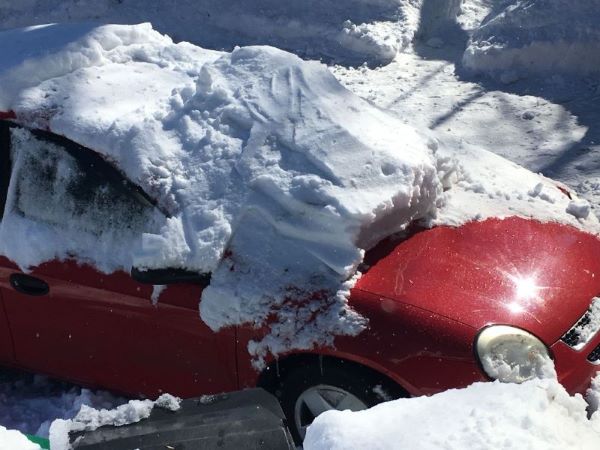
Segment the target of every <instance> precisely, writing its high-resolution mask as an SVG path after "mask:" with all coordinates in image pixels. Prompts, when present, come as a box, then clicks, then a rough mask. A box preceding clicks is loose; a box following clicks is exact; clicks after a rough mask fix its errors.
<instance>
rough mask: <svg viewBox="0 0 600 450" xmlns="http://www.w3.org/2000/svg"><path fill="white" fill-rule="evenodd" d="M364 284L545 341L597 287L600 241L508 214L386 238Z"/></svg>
mask: <svg viewBox="0 0 600 450" xmlns="http://www.w3.org/2000/svg"><path fill="white" fill-rule="evenodd" d="M367 257H370V258H374V257H375V258H376V262H375V263H374V264H373V265H372V266H371V267H370V268H368V270H367V272H366V274H365V275H363V277H362V278H361V279H360V280H359V282H358V283H357V285H356V287H355V289H360V290H364V291H368V292H371V293H374V294H376V295H379V296H382V297H387V298H390V299H393V300H395V301H398V302H403V303H406V304H410V305H413V306H415V307H418V308H422V309H426V310H429V311H431V312H433V313H435V314H439V315H442V316H445V317H448V318H450V319H453V320H456V321H458V322H461V323H464V324H466V325H470V326H472V327H474V328H477V329H479V328H481V327H484V326H486V325H489V324H494V323H498V324H500V323H501V324H508V325H513V326H517V327H520V328H523V329H526V330H528V331H530V332H532V333H534V334H535V335H537V336H538V337H540V338H541V339H542V340H544V341H545V342H546V343H547V344H548V345H551V344H552V343H554V342H555V341H557V340H558V339H559V338H560V337H561V336H562V335H563V334H564V333H565V332H566V331H567V330H568V329H569V328H570V327H571V326H572V325H573V324H574V323H575V322H576V321H577V320H578V319H579V317H581V316H582V315H583V314H584V312H585V311H586V309H587V308H588V306H589V304H590V302H591V299H592V298H593V297H595V296H597V295H598V294H600V240H599V239H598V237H596V236H593V235H590V234H587V233H584V232H581V231H579V230H576V229H575V228H573V227H570V226H567V225H561V224H557V223H541V222H537V221H534V220H529V219H524V218H519V217H511V218H506V219H489V220H485V221H481V222H470V223H467V224H465V225H463V226H461V227H457V228H450V227H438V228H434V229H430V230H425V231H421V232H418V233H416V234H414V235H412V236H411V237H410V238H409V239H406V240H404V241H402V242H400V243H399V244H397V245H392V246H390V245H389V242H388V243H382V244H381V245H380V246H379V247H378V248H375V249H373V250H372V251H371V252H369V253H368V254H367Z"/></svg>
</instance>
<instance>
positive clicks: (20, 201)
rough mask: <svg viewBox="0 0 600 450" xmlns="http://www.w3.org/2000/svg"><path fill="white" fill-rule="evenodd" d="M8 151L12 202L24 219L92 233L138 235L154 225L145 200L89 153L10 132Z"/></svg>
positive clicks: (15, 130) (20, 130) (20, 133)
mask: <svg viewBox="0 0 600 450" xmlns="http://www.w3.org/2000/svg"><path fill="white" fill-rule="evenodd" d="M10 151H11V160H12V165H13V174H12V176H13V180H12V182H14V183H15V189H14V195H15V198H14V199H13V202H12V203H13V205H14V206H13V208H14V210H15V212H17V213H19V214H21V215H22V216H24V217H26V218H28V219H31V220H35V221H41V222H46V223H50V224H54V225H58V226H61V227H63V226H64V227H65V228H71V227H75V228H78V229H80V230H83V231H87V232H91V233H94V234H102V233H107V232H109V233H117V234H123V233H129V232H134V233H137V232H141V231H142V230H143V228H144V227H145V226H147V225H148V224H149V223H151V222H152V218H153V215H154V213H155V211H154V207H153V205H152V204H151V203H150V202H149V201H148V199H146V198H145V197H144V196H142V195H140V193H139V192H137V191H136V190H135V189H133V188H132V187H131V183H129V182H128V181H127V180H126V179H125V178H124V177H122V176H120V175H119V174H118V173H117V171H116V169H114V168H112V167H108V166H109V165H108V164H107V163H105V162H104V163H102V161H101V160H100V159H99V158H98V157H97V156H95V157H90V155H86V154H85V152H86V151H87V152H91V151H90V150H87V149H84V148H82V147H78V148H70V149H69V148H68V145H61V144H59V143H57V142H52V141H50V140H48V139H44V138H41V137H40V136H34V135H33V134H32V133H31V132H29V131H27V130H24V129H12V130H11V145H10ZM77 152H79V154H78V153H77ZM74 155H77V157H75V156H74Z"/></svg>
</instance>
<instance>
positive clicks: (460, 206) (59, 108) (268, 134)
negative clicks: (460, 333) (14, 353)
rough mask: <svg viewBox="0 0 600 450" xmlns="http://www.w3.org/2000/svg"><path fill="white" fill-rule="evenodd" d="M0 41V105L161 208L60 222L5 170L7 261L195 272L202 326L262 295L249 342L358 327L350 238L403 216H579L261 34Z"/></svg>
mask: <svg viewBox="0 0 600 450" xmlns="http://www.w3.org/2000/svg"><path fill="white" fill-rule="evenodd" d="M0 52H2V53H3V54H5V55H7V57H6V58H4V59H3V61H2V62H0V64H2V65H1V66H0V111H5V112H7V111H12V112H14V114H15V115H16V121H17V122H18V123H20V124H22V125H25V126H27V127H31V128H38V129H48V130H51V131H52V132H54V133H56V134H59V135H63V136H65V137H67V138H69V139H71V140H73V141H75V142H77V143H79V144H81V145H84V146H86V147H88V148H90V149H93V150H94V151H96V152H98V153H99V154H101V155H102V156H103V157H104V158H106V159H107V160H109V161H110V162H112V163H113V164H114V165H116V166H117V167H118V168H119V169H120V170H121V171H123V172H124V173H125V174H126V175H127V177H128V178H129V179H130V180H131V181H133V182H134V183H136V184H138V185H139V186H140V187H141V188H142V189H143V190H144V191H145V192H146V193H147V194H148V195H150V196H151V197H152V198H154V199H155V200H156V201H157V202H158V204H159V206H160V208H161V210H163V211H167V212H168V217H167V216H161V215H157V216H156V217H154V218H153V219H152V226H150V225H149V226H148V229H146V230H144V231H145V232H143V233H142V232H140V233H137V234H135V233H133V234H132V233H129V234H127V235H126V236H124V237H121V239H120V240H119V239H115V234H114V233H113V232H111V233H105V234H100V236H96V235H95V236H93V237H92V238H91V237H90V235H89V233H87V234H86V232H85V231H78V230H77V229H76V227H75V228H73V229H70V230H69V233H68V237H64V236H62V237H61V233H60V230H58V231H57V230H56V227H55V226H53V225H52V224H45V223H33V222H32V221H28V220H27V219H26V218H23V217H22V216H20V215H18V214H12V213H11V201H12V202H13V203H14V201H15V200H14V198H13V199H12V200H11V198H12V197H11V195H12V196H13V197H14V194H11V192H13V191H14V188H13V187H11V189H12V191H10V192H9V200H8V203H7V209H6V213H5V216H4V219H3V222H2V226H1V229H0V240H1V241H2V242H1V245H2V247H1V249H2V253H3V254H5V255H6V256H8V257H10V258H11V259H12V260H14V261H15V262H17V263H18V264H19V265H20V266H21V267H23V268H28V267H32V266H35V265H37V264H40V263H41V262H43V261H47V260H50V259H53V258H58V259H65V258H68V257H71V256H73V255H75V257H77V258H78V259H79V260H80V261H82V262H86V263H90V264H93V265H95V266H96V267H98V268H99V269H101V270H103V271H106V272H111V271H114V270H119V269H123V270H129V269H130V267H132V266H135V267H141V268H146V269H150V268H165V267H169V268H185V269H190V270H194V271H199V272H212V280H211V284H210V286H209V287H208V288H206V289H205V290H204V292H203V296H202V302H201V305H200V310H201V316H202V318H203V320H204V321H205V322H206V323H207V324H208V325H209V326H210V327H212V328H213V329H215V330H216V329H219V328H221V327H224V326H228V325H232V324H241V323H246V322H251V323H254V324H255V325H257V326H258V325H261V324H264V322H265V321H266V320H267V318H268V317H269V315H272V314H273V313H274V312H275V311H276V313H275V316H276V318H277V319H278V320H277V321H276V322H275V324H274V325H272V333H271V334H270V335H269V336H267V337H266V338H265V340H263V341H262V342H261V343H255V345H254V346H253V347H252V348H251V349H250V350H251V351H252V352H253V353H255V354H256V355H258V356H262V355H264V354H265V352H266V351H271V352H273V353H278V352H283V351H285V350H288V349H290V348H292V347H293V348H310V347H311V346H313V345H314V344H316V343H320V344H328V343H331V342H332V339H333V337H334V336H335V335H337V334H355V333H358V332H360V331H361V330H362V329H363V328H364V326H365V320H364V319H363V318H361V317H360V316H358V315H357V314H356V313H355V312H353V311H352V310H351V309H350V308H349V306H348V304H347V296H348V292H349V288H350V287H351V286H352V283H353V281H354V280H355V278H353V275H354V274H355V271H356V267H357V266H358V264H359V263H360V262H361V261H362V257H363V254H364V250H365V249H368V248H370V247H371V246H373V245H374V244H375V243H377V241H379V240H380V239H381V238H383V237H385V236H388V235H390V234H393V233H395V232H398V231H401V230H402V229H404V228H405V227H406V226H408V225H409V224H410V223H411V222H413V221H414V220H417V219H421V220H423V221H425V222H427V223H429V224H431V225H434V224H450V225H460V224H461V223H464V222H466V221H468V220H474V219H482V218H485V217H490V216H500V217H503V216H509V215H523V216H525V217H535V218H538V219H541V220H557V221H562V222H564V223H568V224H571V225H574V226H577V227H580V228H586V229H596V228H594V227H596V226H597V221H596V219H595V218H594V217H593V215H592V214H589V207H588V209H587V210H586V205H585V204H584V203H581V202H580V201H578V200H573V201H572V200H570V199H568V198H567V197H566V196H565V195H564V194H562V193H561V192H560V191H559V190H558V189H556V187H555V186H554V185H553V184H552V183H551V182H550V181H549V180H546V179H544V178H543V177H540V176H537V175H534V174H532V173H530V172H528V171H527V170H525V169H521V168H519V167H518V166H516V165H514V164H512V163H509V162H507V161H505V160H503V159H502V158H499V157H497V156H494V155H491V154H488V153H486V152H482V151H475V150H473V149H471V148H469V147H468V145H462V144H460V145H444V144H441V143H438V142H436V140H435V139H434V138H433V137H430V136H428V133H427V132H425V131H423V132H421V133H420V132H417V131H416V130H415V129H413V128H412V127H409V126H407V125H405V124H404V123H403V122H402V121H401V120H399V119H396V118H393V117H391V116H390V115H388V114H386V113H385V112H383V111H381V110H380V109H378V108H376V107H374V106H373V105H371V104H370V103H368V102H367V101H365V100H362V99H360V98H359V97H357V96H355V95H353V94H351V93H350V92H349V91H347V90H346V89H345V88H343V87H342V86H341V85H340V84H339V83H338V82H337V80H336V79H335V78H334V77H333V75H332V74H331V73H330V72H329V70H328V69H327V68H326V67H325V66H324V65H322V64H320V63H318V62H310V61H308V62H307V61H302V60H301V59H299V58H298V57H296V56H294V55H292V54H290V53H287V52H284V51H281V50H277V49H275V48H272V47H244V48H237V49H235V50H234V51H232V52H231V53H222V52H215V51H210V50H205V49H202V48H199V47H196V46H193V45H191V44H189V43H185V42H184V43H179V44H174V43H173V42H172V41H171V40H170V39H169V38H168V37H166V36H163V35H161V34H159V33H157V32H155V31H154V30H153V29H152V27H151V26H150V25H149V24H140V25H134V26H129V25H103V26H98V25H94V24H69V25H64V24H63V25H47V26H40V27H31V28H25V29H19V30H12V31H6V32H1V33H0ZM13 134H14V135H13V138H14V139H15V140H16V141H17V142H19V145H20V146H22V147H23V148H27V149H29V150H28V151H33V152H34V153H35V151H36V150H35V149H37V148H39V147H40V145H39V143H38V142H37V141H36V138H35V137H34V136H32V135H29V134H28V133H27V131H22V130H21V131H19V132H14V133H13ZM13 184H14V183H13ZM509 200H510V201H509ZM586 211H587V212H586ZM77 220H79V219H78V218H76V217H75V218H74V220H73V222H74V223H76V222H77ZM26 234H27V235H28V236H30V237H31V236H36V238H35V239H31V238H30V239H25V235H26ZM63 234H64V233H63ZM9 236H10V239H8V237H9ZM15 242H18V243H19V245H16V244H15ZM90 242H95V244H94V245H90ZM115 247H118V248H115ZM311 298H312V299H313V301H309V302H308V303H307V302H306V300H307V299H311ZM315 312H318V314H316V318H315Z"/></svg>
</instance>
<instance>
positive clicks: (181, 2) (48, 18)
mask: <svg viewBox="0 0 600 450" xmlns="http://www.w3.org/2000/svg"><path fill="white" fill-rule="evenodd" d="M163 3H164V2H162V1H160V0H122V1H115V0H67V1H65V0H27V1H20V2H14V1H11V0H0V29H7V28H14V27H23V26H30V25H37V24H41V23H51V22H74V21H84V20H96V21H102V22H105V23H129V24H132V23H139V22H145V21H148V22H152V24H153V26H154V27H155V28H156V29H157V30H158V31H160V32H162V33H166V34H169V35H171V36H173V37H174V39H175V40H177V41H180V40H185V41H189V42H193V43H195V44H197V45H201V46H203V47H206V48H214V49H219V50H221V49H225V50H229V51H231V50H233V48H234V46H236V45H256V44H261V45H265V44H266V45H273V46H276V47H279V48H283V49H286V50H289V51H292V52H294V53H296V54H299V55H301V56H303V57H308V58H317V59H325V60H328V61H334V62H338V63H342V64H352V65H358V64H362V63H363V62H367V63H369V64H385V63H388V62H390V61H391V60H392V59H393V58H394V56H395V55H396V53H397V52H398V51H400V50H402V49H403V48H404V47H406V46H407V45H408V44H409V43H410V42H411V41H412V39H413V37H414V35H415V33H416V31H417V29H418V28H419V24H420V8H421V6H422V4H423V3H427V4H429V3H432V2H430V1H427V2H423V0H345V1H343V2H340V1H338V0H305V1H302V2H282V1H280V0H200V1H197V0H177V1H172V2H169V7H168V8H165V7H164V6H163ZM436 3H440V2H439V1H438V2H436ZM442 3H448V2H447V0H443V2H442ZM450 3H452V4H458V3H459V2H458V1H457V0H453V1H452V2H450ZM434 9H436V10H437V7H436V8H434ZM441 10H442V9H440V11H441ZM443 11H444V13H449V14H451V13H452V12H454V13H455V11H454V10H452V11H451V8H450V9H448V10H446V9H443Z"/></svg>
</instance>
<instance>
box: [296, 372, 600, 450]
mask: <svg viewBox="0 0 600 450" xmlns="http://www.w3.org/2000/svg"><path fill="white" fill-rule="evenodd" d="M586 407H587V404H586V402H585V401H584V399H583V398H582V397H581V396H580V395H576V396H574V397H571V396H569V394H568V393H567V392H566V391H565V389H564V388H563V387H562V386H561V385H560V384H559V383H558V382H557V381H556V380H554V379H544V380H539V379H536V380H532V381H527V382H525V383H523V384H501V383H499V382H493V383H475V384H473V385H471V386H469V387H467V388H465V389H452V390H449V391H446V392H443V393H441V394H437V395H434V396H432V397H419V398H411V399H400V400H395V401H392V402H388V403H382V404H380V405H377V406H375V407H373V408H371V409H369V410H366V411H360V412H351V411H328V412H326V413H324V414H322V415H321V416H319V417H318V418H317V419H316V420H315V422H314V423H313V424H312V425H311V426H310V427H309V428H308V432H307V435H306V439H305V441H304V448H305V449H307V450H342V449H343V450H351V449H362V448H369V449H373V450H378V449H386V450H391V449H405V448H418V449H423V450H429V449H431V450H433V449H438V448H445V449H448V450H464V449H467V448H469V449H477V450H486V449H487V450H493V449H498V448H505V449H522V448H528V449H536V450H537V449H539V450H541V449H544V450H550V449H555V450H563V449H567V448H573V449H574V448H577V449H582V450H592V449H596V448H598V442H600V415H599V414H598V413H595V414H594V415H593V416H592V418H591V420H588V417H587V411H586Z"/></svg>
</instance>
